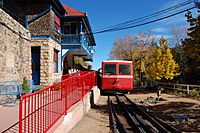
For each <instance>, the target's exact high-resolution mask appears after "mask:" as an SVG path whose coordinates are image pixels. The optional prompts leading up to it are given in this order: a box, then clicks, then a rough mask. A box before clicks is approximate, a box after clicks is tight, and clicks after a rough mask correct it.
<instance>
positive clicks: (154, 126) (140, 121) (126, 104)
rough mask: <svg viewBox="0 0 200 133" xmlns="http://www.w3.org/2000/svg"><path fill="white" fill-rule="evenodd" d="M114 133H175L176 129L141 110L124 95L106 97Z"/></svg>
mask: <svg viewBox="0 0 200 133" xmlns="http://www.w3.org/2000/svg"><path fill="white" fill-rule="evenodd" d="M108 102H109V105H110V116H111V125H112V126H111V127H112V131H113V132H114V133H132V132H134V133H176V132H178V131H177V130H176V129H174V128H172V127H171V126H169V125H167V124H165V123H163V122H162V121H160V120H159V119H158V118H157V117H155V116H153V115H151V114H149V113H147V112H146V111H144V110H143V109H141V108H140V107H139V106H138V105H137V104H136V103H134V102H132V101H131V100H130V99H129V98H128V97H126V96H125V95H120V96H119V95H116V96H115V97H108Z"/></svg>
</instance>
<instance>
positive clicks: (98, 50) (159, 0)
mask: <svg viewBox="0 0 200 133" xmlns="http://www.w3.org/2000/svg"><path fill="white" fill-rule="evenodd" d="M183 1H185V0H125V1H123V0H61V2H62V3H64V4H66V5H68V6H70V7H72V8H74V9H77V10H79V11H82V12H86V13H87V15H88V18H89V21H90V25H91V27H92V30H93V31H96V30H98V29H101V28H105V27H108V26H112V25H115V24H118V23H121V22H124V21H128V20H131V19H136V18H138V17H142V16H145V15H148V14H151V13H154V12H156V11H159V10H162V9H164V8H167V7H170V6H173V5H175V4H178V3H180V2H183ZM184 15H185V14H184V13H183V14H180V15H178V16H175V17H172V18H169V19H166V20H162V21H160V22H156V23H153V24H149V25H146V26H142V27H137V28H132V29H128V30H123V31H118V32H111V33H103V34H97V35H95V36H94V37H95V41H96V44H97V46H96V47H95V54H94V56H93V60H94V61H93V62H91V64H92V66H93V69H95V70H96V69H98V68H100V67H101V62H102V61H103V60H107V59H108V58H109V52H110V50H111V48H112V45H113V41H114V40H115V39H117V38H119V37H124V36H125V35H127V34H137V33H139V32H145V31H148V30H151V31H153V32H154V34H155V35H156V36H157V37H158V38H159V37H160V36H161V35H165V36H166V37H168V38H170V37H171V35H170V32H169V29H170V28H171V27H172V26H173V25H177V26H186V27H188V23H187V22H186V18H185V17H184Z"/></svg>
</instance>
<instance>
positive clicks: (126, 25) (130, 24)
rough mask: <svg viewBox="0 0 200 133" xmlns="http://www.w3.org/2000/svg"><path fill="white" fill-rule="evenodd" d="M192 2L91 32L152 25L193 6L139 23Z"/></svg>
mask: <svg viewBox="0 0 200 133" xmlns="http://www.w3.org/2000/svg"><path fill="white" fill-rule="evenodd" d="M193 2H194V1H191V0H188V1H185V2H183V3H180V4H177V5H175V6H172V7H169V8H167V9H164V10H161V11H158V12H155V13H152V14H150V15H146V16H144V17H140V18H138V19H133V20H130V21H126V22H123V23H120V24H117V25H113V26H110V27H107V28H103V30H97V31H96V32H93V34H99V33H104V32H113V31H119V30H124V29H129V28H134V27H138V26H142V25H146V24H150V23H153V22H157V21H160V20H163V19H166V18H169V17H172V16H175V15H178V14H180V13H183V12H185V11H188V10H191V9H193V8H195V6H193V7H191V8H187V9H185V10H181V11H179V12H176V13H173V14H170V15H167V16H164V17H161V18H158V19H154V20H151V21H148V22H144V23H141V21H145V20H149V19H152V18H155V17H157V16H160V15H164V14H166V13H167V12H171V11H173V10H176V9H178V8H180V7H183V6H186V5H189V4H191V3H193ZM137 23H141V24H137ZM134 24H135V25H134Z"/></svg>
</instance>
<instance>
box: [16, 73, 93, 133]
mask: <svg viewBox="0 0 200 133" xmlns="http://www.w3.org/2000/svg"><path fill="white" fill-rule="evenodd" d="M95 84H96V74H95V72H94V71H89V72H77V73H75V74H73V75H64V76H63V77H62V81H61V82H59V83H57V84H53V85H51V86H49V87H46V88H44V89H41V90H39V91H37V92H35V93H32V94H27V95H24V96H22V97H21V99H20V109H19V132H20V133H22V132H23V133H26V132H28V133H29V132H31V133H43V132H47V131H48V130H49V129H50V128H51V127H52V126H53V125H54V124H55V123H56V122H57V121H58V119H59V118H60V117H62V115H64V114H66V113H67V110H68V109H69V108H70V107H71V106H72V105H73V104H75V103H76V102H78V101H79V100H81V99H82V98H83V97H84V96H85V94H87V93H88V92H89V91H90V90H91V88H92V87H93V86H95Z"/></svg>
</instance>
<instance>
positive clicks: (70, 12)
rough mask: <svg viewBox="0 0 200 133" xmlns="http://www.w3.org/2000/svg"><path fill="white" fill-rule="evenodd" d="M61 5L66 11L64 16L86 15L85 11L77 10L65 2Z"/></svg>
mask: <svg viewBox="0 0 200 133" xmlns="http://www.w3.org/2000/svg"><path fill="white" fill-rule="evenodd" d="M63 7H64V8H65V10H66V12H67V14H66V16H86V13H83V12H80V11H77V10H75V9H73V8H71V7H69V6H67V5H65V4H63Z"/></svg>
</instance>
